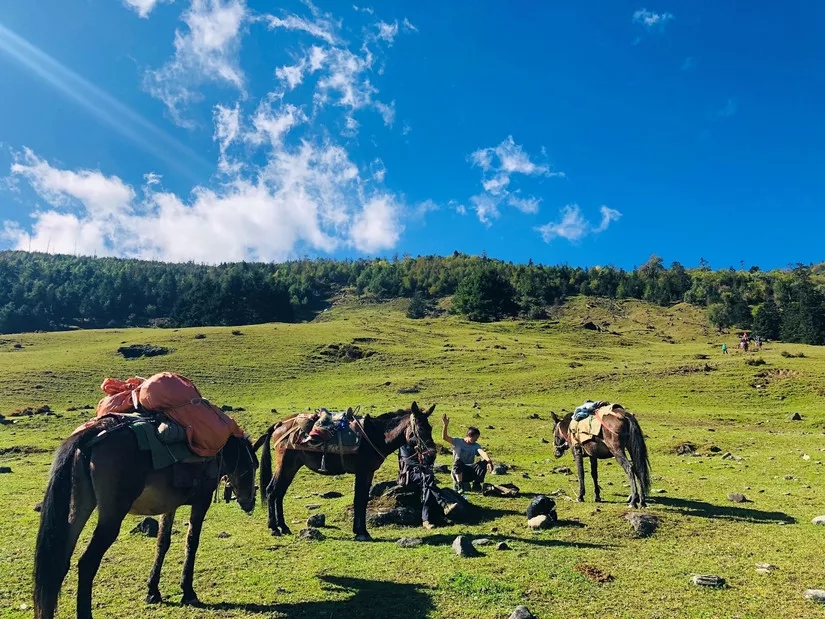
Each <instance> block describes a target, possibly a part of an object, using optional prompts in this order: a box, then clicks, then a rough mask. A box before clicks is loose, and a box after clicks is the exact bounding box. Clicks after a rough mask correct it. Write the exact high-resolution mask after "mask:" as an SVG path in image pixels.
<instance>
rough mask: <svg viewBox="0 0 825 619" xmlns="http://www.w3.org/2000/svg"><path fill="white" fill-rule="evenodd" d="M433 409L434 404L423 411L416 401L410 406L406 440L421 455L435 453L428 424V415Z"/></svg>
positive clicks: (431, 431)
mask: <svg viewBox="0 0 825 619" xmlns="http://www.w3.org/2000/svg"><path fill="white" fill-rule="evenodd" d="M434 410H435V404H433V405H432V406H431V407H430V408H428V409H427V410H425V411H422V410H421V409H420V408H419V407H418V403H417V402H413V403H412V406H410V423H409V424H408V425H407V430H406V432H405V438H406V442H407V443H408V444H410V445H413V446H414V447H415V449H416V451H417V452H418V453H419V454H420V455H422V456H434V455H435V454H436V448H435V441H434V440H433V427H432V426H431V425H430V415H432V414H433V411H434Z"/></svg>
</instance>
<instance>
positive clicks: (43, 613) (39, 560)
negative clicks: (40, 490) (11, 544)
mask: <svg viewBox="0 0 825 619" xmlns="http://www.w3.org/2000/svg"><path fill="white" fill-rule="evenodd" d="M96 435H97V433H96V432H94V431H85V432H80V433H78V434H76V435H74V436H71V437H69V439H68V440H66V441H65V442H64V443H63V444H62V445H61V446H60V447H59V448H58V449H57V452H56V453H55V456H54V461H53V462H52V468H51V471H50V472H49V483H48V486H47V487H46V495H45V496H44V497H43V503H42V504H41V509H40V529H39V530H38V531H37V543H36V545H35V549H34V616H35V618H36V619H40V618H41V617H53V616H54V613H55V610H56V609H57V599H58V597H59V595H60V587H61V585H62V584H63V579H64V578H65V577H66V573H67V572H68V571H69V560H70V559H71V553H72V551H73V550H74V548H69V544H68V543H67V540H68V538H69V509H70V504H71V500H72V487H73V484H74V479H73V478H74V467H75V457H76V454H77V451H78V450H79V449H81V448H82V447H83V445H84V444H85V443H86V442H87V441H88V440H89V439H91V438H93V437H94V436H96Z"/></svg>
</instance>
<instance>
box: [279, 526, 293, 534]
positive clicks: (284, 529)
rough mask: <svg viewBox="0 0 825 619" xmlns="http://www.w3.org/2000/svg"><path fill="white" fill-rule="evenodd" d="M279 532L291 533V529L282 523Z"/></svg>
mask: <svg viewBox="0 0 825 619" xmlns="http://www.w3.org/2000/svg"><path fill="white" fill-rule="evenodd" d="M281 533H283V534H284V535H292V531H291V530H290V529H289V527H288V526H286V525H283V526H282V527H281Z"/></svg>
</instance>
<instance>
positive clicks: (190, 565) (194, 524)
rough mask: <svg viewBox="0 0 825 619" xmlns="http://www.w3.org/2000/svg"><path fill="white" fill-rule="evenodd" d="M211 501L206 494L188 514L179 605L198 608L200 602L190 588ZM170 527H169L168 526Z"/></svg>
mask: <svg viewBox="0 0 825 619" xmlns="http://www.w3.org/2000/svg"><path fill="white" fill-rule="evenodd" d="M211 501H212V493H211V492H209V493H206V494H205V495H204V496H201V497H199V498H198V499H196V500H195V502H193V503H192V512H191V513H190V514H189V531H188V532H187V534H186V554H185V556H184V559H183V572H182V573H181V577H180V588H181V589H182V590H183V599H182V600H181V604H182V605H184V606H199V605H200V600H199V599H198V596H197V595H196V594H195V590H194V589H193V588H192V579H193V576H194V574H195V555H196V554H197V553H198V546H199V545H200V542H201V529H202V528H203V520H204V518H206V512H207V511H208V510H209V505H210V503H211ZM170 526H171V525H170Z"/></svg>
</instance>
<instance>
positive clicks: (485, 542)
mask: <svg viewBox="0 0 825 619" xmlns="http://www.w3.org/2000/svg"><path fill="white" fill-rule="evenodd" d="M492 543H493V540H491V539H490V538H489V537H479V538H478V539H474V540H473V546H489V545H490V544H492Z"/></svg>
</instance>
